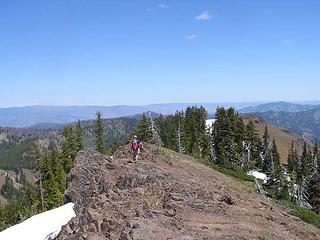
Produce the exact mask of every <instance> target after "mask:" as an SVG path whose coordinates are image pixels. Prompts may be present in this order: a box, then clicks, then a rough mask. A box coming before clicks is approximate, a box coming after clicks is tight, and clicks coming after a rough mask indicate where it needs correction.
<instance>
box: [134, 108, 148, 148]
mask: <svg viewBox="0 0 320 240" xmlns="http://www.w3.org/2000/svg"><path fill="white" fill-rule="evenodd" d="M149 127H150V121H149V118H148V116H147V114H146V113H143V114H142V116H141V118H140V120H139V122H138V124H137V128H136V135H137V136H138V137H139V139H140V140H141V141H144V142H149V141H150V140H151V134H150V131H149Z"/></svg>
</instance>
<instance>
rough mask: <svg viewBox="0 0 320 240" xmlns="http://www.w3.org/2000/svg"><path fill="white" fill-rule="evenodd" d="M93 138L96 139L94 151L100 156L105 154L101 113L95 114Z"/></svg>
mask: <svg viewBox="0 0 320 240" xmlns="http://www.w3.org/2000/svg"><path fill="white" fill-rule="evenodd" d="M95 138H96V149H97V150H98V151H99V152H100V153H102V154H103V153H105V142H104V124H103V119H102V114H101V112H97V113H96V122H95Z"/></svg>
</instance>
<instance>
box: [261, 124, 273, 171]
mask: <svg viewBox="0 0 320 240" xmlns="http://www.w3.org/2000/svg"><path fill="white" fill-rule="evenodd" d="M261 157H262V171H263V172H264V173H268V172H270V171H272V169H271V168H272V162H271V161H272V159H271V152H270V136H269V132H268V126H267V125H266V126H265V130H264V134H263V137H262V152H261Z"/></svg>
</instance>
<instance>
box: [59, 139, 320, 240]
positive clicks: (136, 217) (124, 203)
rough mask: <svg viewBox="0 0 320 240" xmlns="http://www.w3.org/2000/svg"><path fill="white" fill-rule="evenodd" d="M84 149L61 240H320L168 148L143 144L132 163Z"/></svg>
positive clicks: (73, 175)
mask: <svg viewBox="0 0 320 240" xmlns="http://www.w3.org/2000/svg"><path fill="white" fill-rule="evenodd" d="M128 149H129V146H125V147H122V148H120V149H119V150H118V151H117V152H116V153H115V155H114V158H110V157H106V156H102V155H100V154H99V153H97V152H95V151H82V152H80V153H79V154H78V156H77V157H76V159H75V164H74V168H73V169H72V170H71V172H70V174H69V175H68V181H69V185H68V189H67V191H66V199H68V200H70V201H72V202H74V203H75V211H76V214H77V216H76V217H75V218H73V219H72V220H71V221H70V222H69V223H68V224H67V225H66V226H64V227H63V230H62V232H61V233H60V235H59V236H58V239H60V240H61V239H117V240H118V239H121V240H129V239H175V240H176V239H177V240H179V239H181V240H182V239H184V240H186V239H189V240H190V239H278V240H282V239H288V240H289V239H290V240H295V239H296V240H298V239H305V240H308V239H314V240H315V239H319V237H320V230H318V229H315V228H314V227H312V226H309V225H307V224H305V223H303V222H302V221H301V220H299V219H297V218H295V217H292V216H290V215H288V214H287V213H285V212H282V211H281V210H280V209H278V208H277V207H276V206H275V205H274V204H273V203H272V202H270V201H268V200H266V199H263V198H261V197H260V196H258V195H257V194H255V193H253V192H252V191H251V190H250V189H249V188H248V187H245V186H244V185H242V184H241V183H239V182H237V181H236V180H234V179H232V178H230V177H226V176H225V175H223V174H221V173H218V172H216V171H215V170H213V169H211V168H209V167H207V166H205V165H203V164H201V163H199V162H197V161H196V160H195V159H193V158H190V157H187V156H184V155H179V154H177V153H175V152H172V151H170V150H167V149H157V148H155V147H154V146H150V145H146V146H145V150H144V151H143V153H142V156H141V159H139V160H138V162H137V163H131V162H130V153H129V152H128Z"/></svg>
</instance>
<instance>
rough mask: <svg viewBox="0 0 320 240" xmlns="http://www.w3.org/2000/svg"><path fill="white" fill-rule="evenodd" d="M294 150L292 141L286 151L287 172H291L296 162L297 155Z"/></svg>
mask: <svg viewBox="0 0 320 240" xmlns="http://www.w3.org/2000/svg"><path fill="white" fill-rule="evenodd" d="M295 153H296V150H295V148H294V143H293V141H292V143H291V146H290V149H289V151H288V173H289V174H292V172H293V171H295V166H296V164H297V157H298V156H296V155H295Z"/></svg>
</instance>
